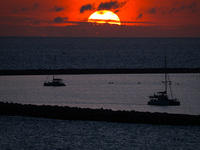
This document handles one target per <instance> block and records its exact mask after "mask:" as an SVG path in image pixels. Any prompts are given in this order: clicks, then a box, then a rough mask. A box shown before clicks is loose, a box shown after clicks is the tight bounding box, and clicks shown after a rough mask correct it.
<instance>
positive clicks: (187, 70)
mask: <svg viewBox="0 0 200 150" xmlns="http://www.w3.org/2000/svg"><path fill="white" fill-rule="evenodd" d="M165 72H166V73H200V68H167V69H165V68H144V69H128V68H127V69H126V68H125V69H120V68H118V69H117V68H116V69H56V70H49V69H29V70H0V75H50V74H134V73H135V74H136V73H141V74H145V73H165Z"/></svg>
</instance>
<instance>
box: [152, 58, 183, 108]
mask: <svg viewBox="0 0 200 150" xmlns="http://www.w3.org/2000/svg"><path fill="white" fill-rule="evenodd" d="M166 68H167V63H166V57H165V69H166ZM164 83H165V91H163V92H158V93H157V94H154V95H153V96H149V98H150V101H149V102H148V105H158V106H175V105H176V106H179V105H180V102H179V101H178V99H177V98H173V94H172V89H171V81H170V80H169V75H168V74H167V73H166V72H165V81H164ZM168 86H169V89H170V93H171V99H170V98H169V97H168V90H167V89H168Z"/></svg>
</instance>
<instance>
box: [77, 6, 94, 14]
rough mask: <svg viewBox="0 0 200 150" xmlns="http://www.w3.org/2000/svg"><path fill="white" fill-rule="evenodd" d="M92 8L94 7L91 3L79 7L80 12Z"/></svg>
mask: <svg viewBox="0 0 200 150" xmlns="http://www.w3.org/2000/svg"><path fill="white" fill-rule="evenodd" d="M93 9H94V7H93V6H92V5H91V4H86V5H83V6H82V7H81V9H80V13H84V11H87V10H93Z"/></svg>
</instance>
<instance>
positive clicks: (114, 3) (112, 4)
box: [98, 0, 126, 11]
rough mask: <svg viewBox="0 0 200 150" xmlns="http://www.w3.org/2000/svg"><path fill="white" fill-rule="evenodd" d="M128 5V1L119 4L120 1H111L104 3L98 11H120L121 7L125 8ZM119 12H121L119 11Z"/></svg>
mask: <svg viewBox="0 0 200 150" xmlns="http://www.w3.org/2000/svg"><path fill="white" fill-rule="evenodd" d="M125 4H126V1H124V2H121V3H120V2H118V1H113V0H111V1H110V2H102V3H101V4H100V5H99V7H98V10H104V9H106V10H110V9H119V8H121V7H123V6H124V5H125ZM118 11H119V10H118Z"/></svg>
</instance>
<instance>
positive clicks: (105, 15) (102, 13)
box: [88, 10, 121, 25]
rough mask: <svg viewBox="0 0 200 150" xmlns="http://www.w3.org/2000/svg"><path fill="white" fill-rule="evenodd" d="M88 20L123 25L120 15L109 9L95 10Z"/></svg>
mask: <svg viewBox="0 0 200 150" xmlns="http://www.w3.org/2000/svg"><path fill="white" fill-rule="evenodd" d="M88 22H95V23H108V24H116V25H121V22H120V19H119V17H118V16H117V15H116V14H115V13H113V12H112V11H109V10H99V11H96V12H94V13H93V14H92V15H91V16H90V17H89V18H88Z"/></svg>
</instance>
